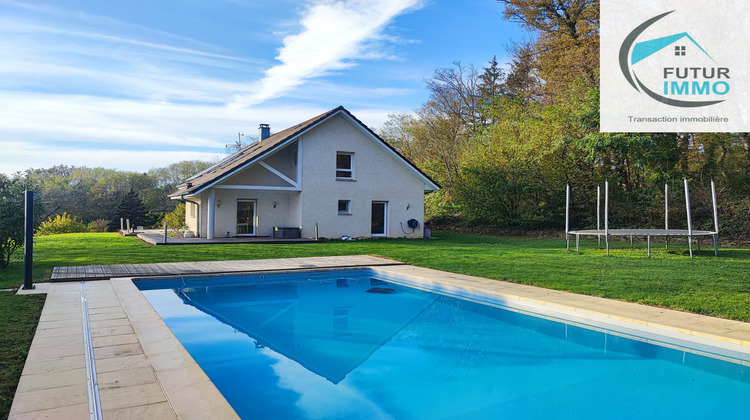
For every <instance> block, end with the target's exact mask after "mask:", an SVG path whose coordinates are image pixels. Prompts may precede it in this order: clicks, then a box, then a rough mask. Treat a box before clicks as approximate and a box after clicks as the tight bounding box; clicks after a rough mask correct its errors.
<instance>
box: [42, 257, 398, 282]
mask: <svg viewBox="0 0 750 420" xmlns="http://www.w3.org/2000/svg"><path fill="white" fill-rule="evenodd" d="M384 265H403V263H400V262H398V261H393V260H389V259H387V258H382V257H376V256H372V255H350V256H342V257H311V258H280V259H277V260H236V261H199V262H178V263H151V264H117V265H85V266H72V267H55V268H54V269H53V270H52V277H51V278H50V281H81V280H107V279H111V278H115V277H153V276H176V275H195V274H226V273H252V272H257V271H272V270H314V269H322V268H339V267H344V268H346V267H352V268H353V267H363V266H384Z"/></svg>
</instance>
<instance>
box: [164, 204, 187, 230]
mask: <svg viewBox="0 0 750 420" xmlns="http://www.w3.org/2000/svg"><path fill="white" fill-rule="evenodd" d="M164 223H166V224H167V227H168V228H169V229H172V230H173V231H175V232H176V231H178V230H180V229H182V228H184V227H185V203H180V204H179V205H178V206H177V207H176V208H175V209H174V211H173V212H171V213H167V214H165V215H164V218H163V219H162V220H161V226H164Z"/></svg>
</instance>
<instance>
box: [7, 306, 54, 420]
mask: <svg viewBox="0 0 750 420" xmlns="http://www.w3.org/2000/svg"><path fill="white" fill-rule="evenodd" d="M44 298H45V296H44V295H31V296H16V295H15V294H14V293H10V292H0V319H2V322H0V419H5V418H7V417H8V413H9V412H10V405H11V403H13V394H15V392H16V386H17V385H18V378H19V377H20V376H21V371H22V370H23V364H24V362H25V361H26V354H27V353H28V351H29V345H31V339H32V338H33V337H34V332H35V331H36V325H37V323H38V322H39V314H40V313H41V312H42V306H44Z"/></svg>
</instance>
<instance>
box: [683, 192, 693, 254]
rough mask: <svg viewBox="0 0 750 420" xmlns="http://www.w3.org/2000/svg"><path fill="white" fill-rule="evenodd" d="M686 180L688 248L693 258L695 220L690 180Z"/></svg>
mask: <svg viewBox="0 0 750 420" xmlns="http://www.w3.org/2000/svg"><path fill="white" fill-rule="evenodd" d="M684 181H685V208H686V209H687V223H688V249H689V250H690V258H693V222H692V219H691V217H690V190H689V188H688V180H687V178H684Z"/></svg>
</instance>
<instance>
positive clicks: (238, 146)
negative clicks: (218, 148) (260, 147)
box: [224, 131, 245, 154]
mask: <svg viewBox="0 0 750 420" xmlns="http://www.w3.org/2000/svg"><path fill="white" fill-rule="evenodd" d="M242 137H245V135H244V134H242V133H240V132H239V131H238V132H237V141H236V142H234V143H232V144H227V145H226V146H224V147H226V148H227V153H229V154H232V153H235V152H239V151H240V150H242V148H243V147H245V145H243V144H242Z"/></svg>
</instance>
